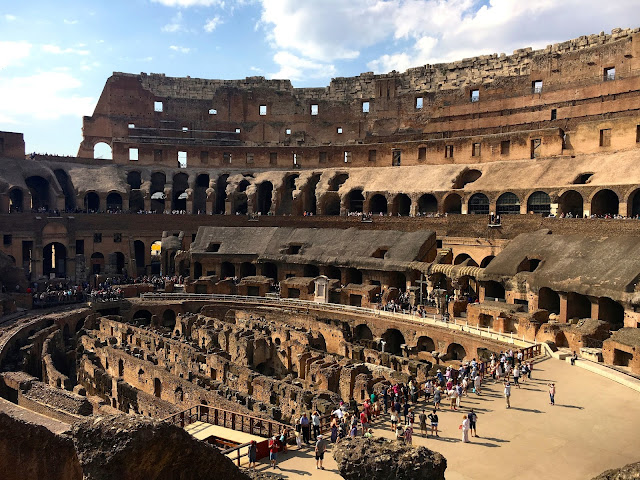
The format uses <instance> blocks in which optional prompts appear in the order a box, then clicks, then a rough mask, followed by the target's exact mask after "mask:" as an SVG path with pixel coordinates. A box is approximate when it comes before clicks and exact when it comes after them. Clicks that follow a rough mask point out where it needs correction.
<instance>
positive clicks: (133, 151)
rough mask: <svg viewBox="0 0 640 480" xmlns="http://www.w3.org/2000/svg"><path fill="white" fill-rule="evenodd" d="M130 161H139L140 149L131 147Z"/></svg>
mask: <svg viewBox="0 0 640 480" xmlns="http://www.w3.org/2000/svg"><path fill="white" fill-rule="evenodd" d="M129 160H132V161H137V160H138V149H137V148H133V147H131V148H130V149H129Z"/></svg>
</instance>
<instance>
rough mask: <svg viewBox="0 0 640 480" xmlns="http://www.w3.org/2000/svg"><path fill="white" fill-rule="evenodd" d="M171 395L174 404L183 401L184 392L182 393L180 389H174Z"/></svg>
mask: <svg viewBox="0 0 640 480" xmlns="http://www.w3.org/2000/svg"><path fill="white" fill-rule="evenodd" d="M173 395H174V398H175V402H176V403H178V402H182V401H183V400H184V392H183V391H182V387H178V388H176V389H175V391H174V392H173Z"/></svg>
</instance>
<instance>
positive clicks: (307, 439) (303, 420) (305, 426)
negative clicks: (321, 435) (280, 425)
mask: <svg viewBox="0 0 640 480" xmlns="http://www.w3.org/2000/svg"><path fill="white" fill-rule="evenodd" d="M300 429H301V430H302V441H303V442H304V443H306V444H307V445H309V444H310V443H311V427H310V425H309V418H307V414H306V413H303V414H302V417H300Z"/></svg>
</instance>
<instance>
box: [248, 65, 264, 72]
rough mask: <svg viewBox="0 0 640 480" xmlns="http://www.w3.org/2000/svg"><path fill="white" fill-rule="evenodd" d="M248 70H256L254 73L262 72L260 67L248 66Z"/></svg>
mask: <svg viewBox="0 0 640 480" xmlns="http://www.w3.org/2000/svg"><path fill="white" fill-rule="evenodd" d="M249 70H251V71H252V72H256V73H262V72H263V71H264V70H262V69H261V68H259V67H254V66H251V67H249Z"/></svg>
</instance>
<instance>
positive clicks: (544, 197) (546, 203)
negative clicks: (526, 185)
mask: <svg viewBox="0 0 640 480" xmlns="http://www.w3.org/2000/svg"><path fill="white" fill-rule="evenodd" d="M527 212H529V213H534V214H536V215H543V216H545V217H548V216H549V214H550V213H551V197H549V194H548V193H547V192H543V191H540V190H538V191H537V192H533V193H532V194H531V195H529V198H528V199H527Z"/></svg>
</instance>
